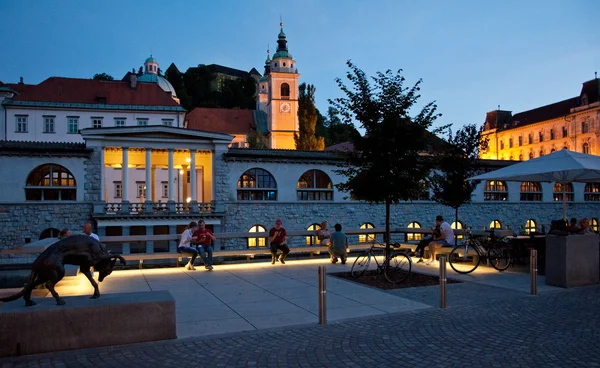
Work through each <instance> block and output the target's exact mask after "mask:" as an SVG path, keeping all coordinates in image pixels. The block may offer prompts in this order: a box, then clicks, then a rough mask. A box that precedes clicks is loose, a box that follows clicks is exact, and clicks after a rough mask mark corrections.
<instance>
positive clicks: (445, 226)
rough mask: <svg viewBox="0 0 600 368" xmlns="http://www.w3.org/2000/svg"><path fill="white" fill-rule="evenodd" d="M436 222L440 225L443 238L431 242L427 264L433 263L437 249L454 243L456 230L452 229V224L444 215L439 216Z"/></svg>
mask: <svg viewBox="0 0 600 368" xmlns="http://www.w3.org/2000/svg"><path fill="white" fill-rule="evenodd" d="M435 224H436V225H439V227H440V232H441V233H442V236H441V239H438V240H433V241H431V242H430V243H429V253H430V259H429V261H428V262H427V263H425V264H427V265H429V264H432V263H433V261H435V251H436V249H439V248H441V247H447V246H450V245H454V230H452V227H451V226H450V224H449V223H447V222H446V221H444V218H443V217H442V216H437V217H436V218H435Z"/></svg>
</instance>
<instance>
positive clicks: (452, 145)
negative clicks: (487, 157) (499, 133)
mask: <svg viewBox="0 0 600 368" xmlns="http://www.w3.org/2000/svg"><path fill="white" fill-rule="evenodd" d="M482 129H483V127H482V128H481V129H477V127H476V126H475V125H474V124H470V125H465V126H464V127H463V128H462V129H459V130H458V131H457V132H456V134H455V135H452V132H450V133H449V134H448V138H447V140H446V141H447V143H448V144H447V145H446V147H445V148H444V149H442V150H440V151H438V152H437V153H436V158H437V159H436V162H437V165H436V166H437V167H438V170H436V171H434V172H433V174H432V175H431V178H430V184H431V188H432V190H433V196H432V198H431V199H433V200H434V201H436V202H438V203H441V204H443V205H445V206H448V207H451V208H454V220H455V221H456V222H458V209H459V208H460V206H462V205H464V204H467V203H470V202H471V197H472V195H473V191H474V190H475V187H476V186H477V184H479V182H478V181H469V180H467V179H468V178H470V177H473V176H475V175H478V174H480V173H482V172H483V170H482V169H481V166H480V164H479V151H480V150H482V149H483V150H485V148H486V147H487V138H485V139H482V136H481V132H482ZM454 242H455V244H456V237H455V239H454Z"/></svg>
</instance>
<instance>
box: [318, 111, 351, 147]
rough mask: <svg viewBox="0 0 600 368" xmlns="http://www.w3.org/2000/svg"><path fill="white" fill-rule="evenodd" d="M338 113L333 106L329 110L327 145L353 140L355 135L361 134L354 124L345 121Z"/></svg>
mask: <svg viewBox="0 0 600 368" xmlns="http://www.w3.org/2000/svg"><path fill="white" fill-rule="evenodd" d="M338 115H339V112H338V111H337V110H336V109H335V108H333V107H331V106H330V107H329V109H328V110H327V123H328V126H327V136H326V137H325V146H331V145H334V144H338V143H343V142H349V141H352V139H353V137H354V136H357V135H359V134H360V133H359V132H358V130H356V128H355V127H354V124H352V123H344V122H343V121H342V120H341V119H340V117H339V116H338Z"/></svg>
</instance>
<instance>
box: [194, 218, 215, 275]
mask: <svg viewBox="0 0 600 368" xmlns="http://www.w3.org/2000/svg"><path fill="white" fill-rule="evenodd" d="M194 238H196V239H195V240H194V244H196V246H197V248H198V251H199V252H200V256H201V257H202V260H203V261H204V268H206V269H207V270H209V271H212V269H213V266H212V262H213V246H212V244H213V242H214V241H215V240H216V238H215V236H214V235H213V232H212V231H210V230H209V229H207V228H206V224H205V223H204V220H198V230H196V231H195V232H194ZM207 254H208V255H207Z"/></svg>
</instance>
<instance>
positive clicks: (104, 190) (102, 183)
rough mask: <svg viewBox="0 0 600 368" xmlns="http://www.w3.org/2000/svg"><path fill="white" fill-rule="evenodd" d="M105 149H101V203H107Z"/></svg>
mask: <svg viewBox="0 0 600 368" xmlns="http://www.w3.org/2000/svg"><path fill="white" fill-rule="evenodd" d="M104 171H106V170H105V168H104V147H100V201H106V189H105V188H104V175H105V173H104Z"/></svg>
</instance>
